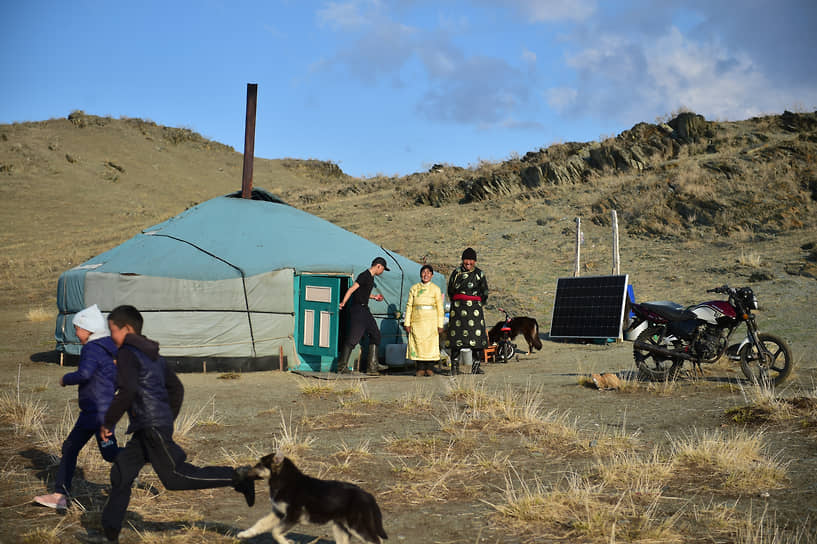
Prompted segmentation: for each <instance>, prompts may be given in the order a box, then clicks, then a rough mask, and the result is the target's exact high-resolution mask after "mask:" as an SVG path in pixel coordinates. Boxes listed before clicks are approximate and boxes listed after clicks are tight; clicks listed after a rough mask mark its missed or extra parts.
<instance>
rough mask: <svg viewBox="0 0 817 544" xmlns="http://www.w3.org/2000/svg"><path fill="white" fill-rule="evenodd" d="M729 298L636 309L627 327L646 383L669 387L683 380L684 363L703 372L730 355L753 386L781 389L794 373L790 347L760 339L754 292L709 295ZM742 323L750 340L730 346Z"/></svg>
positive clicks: (770, 336)
mask: <svg viewBox="0 0 817 544" xmlns="http://www.w3.org/2000/svg"><path fill="white" fill-rule="evenodd" d="M706 292H707V293H719V294H722V295H726V296H727V297H728V299H727V300H710V301H707V302H701V303H700V304H695V305H692V306H689V307H687V308H684V307H683V306H681V305H679V304H677V303H674V302H666V301H665V302H642V303H640V304H635V303H633V304H631V305H630V309H631V311H632V314H634V317H632V318H631V321H630V324H629V326H628V327H627V331H628V332H629V335H630V336H631V337H632V335H633V334H634V333H635V334H637V337H636V339H635V342H634V344H633V358H634V359H635V364H636V366H637V367H638V376H639V378H640V379H643V380H650V381H667V380H674V379H675V378H677V377H678V375H679V374H680V372H681V369H682V368H683V365H684V362H686V361H689V362H690V363H691V364H692V365H693V368H697V369H698V370H701V371H702V369H701V364H711V363H714V362H716V361H718V360H719V359H720V358H721V357H723V356H724V355H726V356H727V357H729V359H730V360H733V361H740V368H741V370H742V371H743V374H744V375H745V376H746V377H747V378H748V379H749V380H750V381H752V382H755V383H763V384H767V385H769V384H774V385H778V384H780V383H782V382H783V381H784V380H785V379H786V378H787V377H788V376H789V374H790V373H791V370H792V365H793V361H792V355H791V349H790V348H789V346H788V344H787V343H786V342H785V340H783V339H782V338H780V337H779V336H776V335H774V334H767V333H761V332H758V330H757V322H756V320H755V316H754V314H753V313H752V311H753V310H757V309H758V303H757V297H756V296H755V294H754V292H753V291H752V289H751V288H750V287H740V288H732V287H729V286H728V285H723V286H721V287H716V288H714V289H707V291H706ZM742 323H745V324H746V338H744V339H743V341H742V342H740V343H738V344H732V345H729V337H730V336H731V335H732V333H733V332H734V331H735V329H737V328H738V327H739V326H740V325H741V324H742Z"/></svg>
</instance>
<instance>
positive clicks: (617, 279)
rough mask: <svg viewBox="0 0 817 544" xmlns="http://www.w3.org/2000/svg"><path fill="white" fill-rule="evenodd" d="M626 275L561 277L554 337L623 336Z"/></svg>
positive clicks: (557, 282)
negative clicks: (622, 324) (622, 323)
mask: <svg viewBox="0 0 817 544" xmlns="http://www.w3.org/2000/svg"><path fill="white" fill-rule="evenodd" d="M626 297H627V275H626V274H624V275H621V276H585V277H577V278H559V279H558V280H557V281H556V297H555V300H554V301H553V319H552V321H551V324H550V337H551V338H621V322H622V318H623V315H624V301H625V298H626Z"/></svg>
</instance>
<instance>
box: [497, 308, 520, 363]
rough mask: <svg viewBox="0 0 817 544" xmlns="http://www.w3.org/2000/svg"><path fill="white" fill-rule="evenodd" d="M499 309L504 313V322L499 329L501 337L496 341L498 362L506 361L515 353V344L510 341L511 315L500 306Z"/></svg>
mask: <svg viewBox="0 0 817 544" xmlns="http://www.w3.org/2000/svg"><path fill="white" fill-rule="evenodd" d="M499 311H500V312H502V313H504V314H505V322H504V323H503V324H502V328H501V329H500V331H501V332H502V337H501V338H500V339H499V340H498V341H497V343H496V356H497V357H498V358H499V362H501V363H507V362H508V361H510V360H511V359H512V358H513V356H514V353H516V344H514V343H513V342H511V316H510V315H509V314H508V312H507V311H506V310H503V309H502V308H499Z"/></svg>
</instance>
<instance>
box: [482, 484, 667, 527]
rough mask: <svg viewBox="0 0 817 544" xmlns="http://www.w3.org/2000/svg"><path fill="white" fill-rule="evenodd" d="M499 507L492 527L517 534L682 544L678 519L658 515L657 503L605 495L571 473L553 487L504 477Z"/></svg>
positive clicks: (493, 505) (596, 486)
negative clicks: (502, 499)
mask: <svg viewBox="0 0 817 544" xmlns="http://www.w3.org/2000/svg"><path fill="white" fill-rule="evenodd" d="M503 498H504V503H502V504H496V505H495V504H490V503H489V504H490V506H492V507H493V508H494V509H495V510H496V515H495V517H494V519H495V521H496V522H497V523H499V524H501V525H504V526H506V527H508V528H509V529H510V530H511V531H514V532H516V534H534V535H537V537H539V538H542V537H544V538H551V539H563V538H565V536H567V537H569V538H570V539H571V540H572V541H581V542H616V541H617V537H618V536H619V534H620V535H621V540H622V541H627V542H633V541H639V542H682V541H683V538H682V537H681V535H679V534H678V532H677V531H676V530H675V527H674V526H675V525H676V524H677V520H678V517H677V516H664V515H662V514H661V512H659V511H658V497H656V498H655V499H652V500H649V501H647V502H646V503H645V501H644V500H643V498H641V497H638V498H636V497H634V496H633V495H631V494H626V493H625V494H623V495H622V494H618V493H608V492H606V490H605V487H604V485H603V484H596V483H592V482H590V481H589V480H588V479H586V478H582V477H581V476H579V475H577V474H575V473H568V474H567V475H566V476H565V478H564V479H563V480H562V481H561V482H559V483H557V484H555V485H553V486H549V485H545V484H543V483H542V482H541V481H540V480H539V479H538V478H534V479H533V480H532V481H531V480H529V479H527V478H522V477H520V475H519V474H518V473H516V472H515V471H512V472H511V473H509V474H507V475H506V478H505V490H504V496H503Z"/></svg>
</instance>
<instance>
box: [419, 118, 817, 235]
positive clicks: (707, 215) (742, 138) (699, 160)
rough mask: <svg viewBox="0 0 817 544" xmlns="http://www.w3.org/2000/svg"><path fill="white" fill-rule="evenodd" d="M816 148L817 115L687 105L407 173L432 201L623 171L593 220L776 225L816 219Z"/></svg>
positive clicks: (547, 186)
mask: <svg viewBox="0 0 817 544" xmlns="http://www.w3.org/2000/svg"><path fill="white" fill-rule="evenodd" d="M815 156H817V113H799V114H795V113H791V112H785V113H783V114H782V115H780V116H769V117H760V118H755V119H750V120H747V121H738V122H731V123H718V122H711V121H707V120H706V119H705V118H704V117H703V116H702V115H698V114H695V113H691V112H684V113H681V114H679V115H678V116H676V117H675V118H674V119H672V120H670V121H669V122H667V123H662V124H649V123H638V124H637V125H635V126H633V127H632V128H631V129H630V130H626V131H624V132H622V133H621V134H619V135H618V136H616V137H615V138H609V139H607V140H604V141H602V142H589V143H578V142H570V143H565V144H557V145H553V146H550V147H548V148H543V149H539V150H538V151H531V152H529V153H527V154H525V155H524V156H523V157H521V158H516V159H512V160H509V161H506V162H504V163H500V164H495V165H481V166H480V167H479V168H476V169H472V170H464V169H461V168H460V169H453V168H450V167H445V166H440V165H435V168H434V169H433V171H430V172H428V173H426V174H415V175H414V176H410V178H413V179H412V180H413V181H415V182H418V181H419V182H420V183H419V187H420V188H419V189H414V190H411V191H408V195H409V196H410V197H411V198H413V200H414V202H415V203H416V204H420V205H423V204H425V205H432V206H442V205H444V204H447V203H451V202H460V203H467V202H475V201H481V200H491V199H496V198H504V197H530V198H535V197H536V196H537V195H538V194H542V192H543V191H545V192H547V191H548V190H555V189H557V188H558V187H560V186H570V185H581V184H593V185H594V186H597V187H601V186H603V185H605V183H603V182H602V180H607V182H606V183H607V184H609V183H610V180H615V179H620V178H623V177H625V176H626V177H627V178H628V179H630V180H632V182H631V183H630V184H628V185H625V186H623V187H616V188H615V190H614V191H612V192H611V194H609V195H606V194H602V195H601V196H600V198H599V200H598V201H597V202H596V204H594V205H593V206H592V209H591V210H588V211H589V213H590V214H591V216H592V217H591V218H592V220H593V221H595V222H598V223H604V222H607V221H609V214H608V212H609V210H610V209H613V208H615V209H618V210H622V211H623V217H624V221H625V224H626V225H627V226H628V227H629V228H630V231H631V232H634V233H638V234H645V235H661V236H677V235H683V234H684V232H685V230H687V229H689V228H710V229H721V230H723V231H724V232H727V233H728V232H729V231H731V230H734V229H736V228H737V229H739V228H744V229H751V230H763V231H770V232H775V231H778V230H780V229H788V228H800V227H801V226H803V225H804V224H807V223H811V222H813V221H815V220H814V219H812V218H811V216H813V215H815V214H814V213H812V212H813V211H814V210H813V208H815V201H817V161H815V159H814V157H815ZM413 186H414V187H417V186H418V184H417V183H414V184H413ZM600 192H602V193H603V192H604V191H602V190H600ZM635 210H638V211H637V212H636V211H635Z"/></svg>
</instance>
